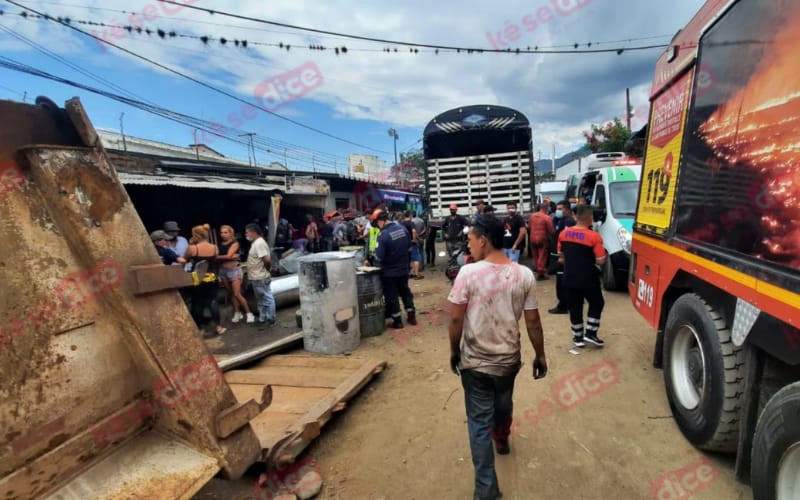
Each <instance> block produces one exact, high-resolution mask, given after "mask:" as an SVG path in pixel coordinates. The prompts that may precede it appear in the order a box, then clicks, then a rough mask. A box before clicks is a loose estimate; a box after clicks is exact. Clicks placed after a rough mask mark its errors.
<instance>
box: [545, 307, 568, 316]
mask: <svg viewBox="0 0 800 500" xmlns="http://www.w3.org/2000/svg"><path fill="white" fill-rule="evenodd" d="M547 312H548V313H550V314H567V313H568V312H569V311H568V310H566V309H561V308H560V307H558V306H556V307H554V308H552V309H548V310H547Z"/></svg>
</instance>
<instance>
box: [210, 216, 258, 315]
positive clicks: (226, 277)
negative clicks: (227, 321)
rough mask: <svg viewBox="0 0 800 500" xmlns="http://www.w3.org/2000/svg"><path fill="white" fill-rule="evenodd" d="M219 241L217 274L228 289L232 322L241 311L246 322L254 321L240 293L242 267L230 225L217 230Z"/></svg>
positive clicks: (237, 244)
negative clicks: (245, 316) (231, 305)
mask: <svg viewBox="0 0 800 500" xmlns="http://www.w3.org/2000/svg"><path fill="white" fill-rule="evenodd" d="M219 235H220V238H221V240H222V241H221V242H220V245H219V256H218V257H217V260H219V261H220V266H219V276H220V278H222V283H224V284H225V288H226V289H227V290H228V296H229V298H230V300H231V303H232V304H233V318H231V322H232V323H238V322H239V321H241V320H242V318H243V317H244V316H243V315H242V311H244V312H245V314H246V315H247V322H248V323H254V322H255V321H256V317H255V316H253V313H251V312H250V306H249V305H248V304H247V300H245V298H244V295H242V269H241V268H240V267H239V242H237V241H236V239H234V237H233V236H234V235H233V228H232V227H231V226H222V227H220V230H219Z"/></svg>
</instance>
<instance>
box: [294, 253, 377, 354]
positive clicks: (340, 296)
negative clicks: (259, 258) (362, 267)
mask: <svg viewBox="0 0 800 500" xmlns="http://www.w3.org/2000/svg"><path fill="white" fill-rule="evenodd" d="M298 262H299V263H300V272H299V275H298V277H299V280H300V310H301V311H302V315H303V347H304V348H305V350H306V351H309V352H315V353H320V354H342V353H345V352H350V351H353V350H355V348H356V347H358V345H359V343H360V342H361V333H360V332H361V331H360V325H359V320H358V298H357V296H356V273H355V269H354V266H353V255H352V254H349V253H345V252H323V253H316V254H310V255H306V256H304V257H301V258H299V259H298Z"/></svg>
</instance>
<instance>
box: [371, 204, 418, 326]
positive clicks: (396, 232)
mask: <svg viewBox="0 0 800 500" xmlns="http://www.w3.org/2000/svg"><path fill="white" fill-rule="evenodd" d="M379 212H380V213H379V214H377V215H376V216H375V225H377V226H378V228H379V229H380V231H381V233H380V235H379V236H378V242H377V246H376V247H375V260H376V263H377V264H378V265H379V267H380V268H381V284H382V285H383V296H384V298H385V299H386V312H387V313H388V314H389V315H390V317H391V318H392V324H391V326H390V327H391V328H403V318H402V314H401V313H400V299H403V306H405V308H406V315H407V317H408V324H410V325H416V324H417V315H416V310H415V309H414V296H413V295H412V294H411V288H409V287H408V262H409V248H410V246H411V237H410V235H409V234H408V231H407V230H406V228H405V227H403V226H402V225H401V224H399V223H397V222H394V221H389V214H388V213H386V212H384V211H379ZM373 215H374V214H373Z"/></svg>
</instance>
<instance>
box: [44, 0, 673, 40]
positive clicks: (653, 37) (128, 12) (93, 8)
mask: <svg viewBox="0 0 800 500" xmlns="http://www.w3.org/2000/svg"><path fill="white" fill-rule="evenodd" d="M38 3H40V4H50V5H57V6H59V7H77V8H84V9H88V10H91V11H104V12H117V13H120V14H126V15H129V16H133V15H141V12H136V11H131V10H125V9H112V8H108V7H97V6H93V5H79V4H74V3H65V2H61V1H57V2H56V1H46V0H39V2H38ZM181 5H182V4H181ZM186 7H188V6H186ZM151 15H152V16H155V17H157V18H159V19H167V18H168V19H170V20H175V21H182V22H187V23H193V24H205V25H209V26H222V27H226V28H235V29H240V30H248V31H260V32H263V33H278V34H283V35H290V36H305V35H304V34H303V33H297V32H294V31H290V30H271V29H266V28H258V27H250V26H242V25H236V24H230V23H216V22H212V21H203V20H200V19H191V18H187V17H178V16H164V15H161V14H151ZM115 27H118V26H115ZM123 28H125V27H124V26H123ZM674 35H675V33H665V34H663V35H651V36H636V37H629V38H622V39H619V40H601V41H589V42H578V45H579V46H592V45H608V44H612V43H632V42H639V41H643V40H656V39H659V38H672V37H673V36H674ZM317 38H319V39H329V40H340V39H342V38H344V37H341V36H319V35H318V36H317ZM252 43H254V42H252ZM574 46H575V42H573V43H562V44H558V45H548V46H539V49H559V48H566V47H574ZM350 50H354V51H355V50H367V49H353V48H351V49H350ZM369 50H373V51H375V50H380V49H369Z"/></svg>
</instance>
